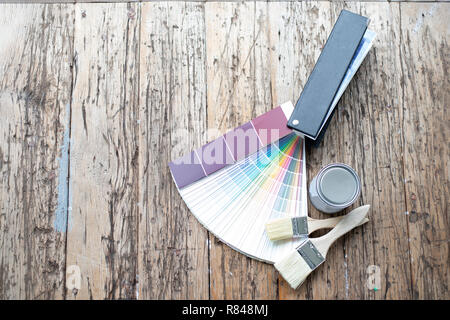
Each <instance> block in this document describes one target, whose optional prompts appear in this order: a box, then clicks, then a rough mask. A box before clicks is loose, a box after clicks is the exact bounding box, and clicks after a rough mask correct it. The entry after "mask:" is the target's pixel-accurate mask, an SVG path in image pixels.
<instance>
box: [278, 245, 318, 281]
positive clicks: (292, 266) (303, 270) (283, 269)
mask: <svg viewBox="0 0 450 320" xmlns="http://www.w3.org/2000/svg"><path fill="white" fill-rule="evenodd" d="M274 266H275V268H276V269H277V270H278V272H280V274H281V276H282V277H283V278H284V280H286V281H287V283H289V285H290V286H291V287H292V288H293V289H297V288H298V287H299V286H300V285H301V284H302V283H303V281H305V279H306V277H308V275H309V274H310V273H311V272H312V270H311V268H310V267H309V265H308V264H307V263H306V261H305V260H304V259H303V258H302V256H301V255H300V254H299V253H298V251H297V250H295V251H293V252H292V253H290V254H288V255H287V256H285V257H284V258H283V259H281V260H280V261H278V262H277V263H275V264H274Z"/></svg>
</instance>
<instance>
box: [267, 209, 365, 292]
mask: <svg viewBox="0 0 450 320" xmlns="http://www.w3.org/2000/svg"><path fill="white" fill-rule="evenodd" d="M369 208H370V205H365V206H362V207H358V208H356V209H354V210H352V211H351V212H350V213H349V214H347V215H346V216H344V217H343V218H342V220H341V221H339V223H338V224H337V225H336V227H334V229H332V230H331V231H330V232H328V233H327V234H326V235H324V236H322V237H319V238H315V239H308V240H306V241H305V242H303V243H302V244H301V245H300V246H298V247H297V249H296V250H294V251H293V252H291V253H289V254H288V255H286V256H285V257H284V258H282V259H281V260H279V261H278V262H276V263H275V265H274V266H275V268H276V269H277V270H278V271H279V272H280V274H281V276H282V277H283V278H284V279H285V280H286V281H287V282H288V283H289V285H290V286H291V287H292V288H293V289H297V288H298V287H299V286H300V285H301V284H302V283H303V281H305V279H306V278H307V277H308V275H309V274H310V273H311V272H312V271H313V270H315V269H316V268H317V267H318V266H319V265H320V264H322V263H323V262H324V261H325V258H326V255H327V252H328V249H329V248H330V247H331V245H332V244H333V242H334V241H336V240H337V239H338V238H339V237H341V236H342V235H344V234H346V233H347V232H349V231H350V230H352V229H353V228H355V227H357V226H358V225H360V224H361V223H362V222H363V220H364V219H365V218H366V216H367V213H368V212H369Z"/></svg>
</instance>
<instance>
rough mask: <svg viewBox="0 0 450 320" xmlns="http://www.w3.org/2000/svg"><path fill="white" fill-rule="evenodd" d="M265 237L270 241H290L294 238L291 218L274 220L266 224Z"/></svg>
mask: <svg viewBox="0 0 450 320" xmlns="http://www.w3.org/2000/svg"><path fill="white" fill-rule="evenodd" d="M266 232H267V236H268V237H269V239H270V240H282V239H290V238H292V237H293V236H294V230H293V229H292V219H291V218H281V219H275V220H272V221H270V222H268V223H267V224H266Z"/></svg>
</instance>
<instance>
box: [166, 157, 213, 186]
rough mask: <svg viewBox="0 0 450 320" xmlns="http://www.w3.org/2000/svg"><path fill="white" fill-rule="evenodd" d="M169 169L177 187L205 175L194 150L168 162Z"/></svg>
mask: <svg viewBox="0 0 450 320" xmlns="http://www.w3.org/2000/svg"><path fill="white" fill-rule="evenodd" d="M169 168H170V171H171V172H172V176H173V179H174V180H175V183H176V184H177V186H178V188H183V187H185V186H187V185H189V184H191V183H192V182H194V181H197V180H200V179H201V178H204V177H206V174H205V171H204V170H203V168H202V165H201V164H200V161H199V159H198V157H197V155H196V154H195V152H194V151H192V152H191V153H188V154H186V155H184V156H183V157H181V158H179V159H177V160H175V161H173V162H170V163H169Z"/></svg>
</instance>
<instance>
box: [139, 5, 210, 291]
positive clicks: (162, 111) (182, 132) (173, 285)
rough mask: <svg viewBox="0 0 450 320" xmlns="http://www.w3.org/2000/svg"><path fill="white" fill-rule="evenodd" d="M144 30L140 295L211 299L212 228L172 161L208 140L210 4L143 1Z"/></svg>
mask: <svg viewBox="0 0 450 320" xmlns="http://www.w3.org/2000/svg"><path fill="white" fill-rule="evenodd" d="M141 34H142V37H141V50H140V52H141V54H140V66H141V71H140V74H141V76H140V86H141V96H140V97H141V98H140V108H139V120H140V128H139V138H140V158H139V168H140V172H139V175H140V176H139V181H140V196H139V197H140V198H139V203H140V210H141V211H140V212H141V213H140V223H139V298H142V299H149V298H151V299H183V298H184V299H187V298H189V299H207V298H208V297H209V282H208V281H209V272H208V243H207V239H208V236H207V231H206V229H204V228H203V227H202V226H201V225H200V224H199V223H198V222H197V220H196V219H195V217H194V216H193V215H192V214H191V213H190V212H189V210H188V208H187V207H186V205H185V204H184V202H183V200H182V199H181V197H180V196H179V194H178V191H177V189H176V186H175V184H174V183H173V181H172V179H171V175H170V171H169V168H168V163H169V162H170V161H171V160H174V159H176V158H178V157H180V156H181V155H183V154H185V153H186V152H187V151H189V150H192V149H193V148H195V147H199V146H201V145H202V144H203V143H205V142H206V141H205V128H206V56H205V54H206V48H205V24H204V6H203V4H201V3H182V2H176V3H172V2H168V3H163V2H161V3H146V4H143V5H142V23H141Z"/></svg>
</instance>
